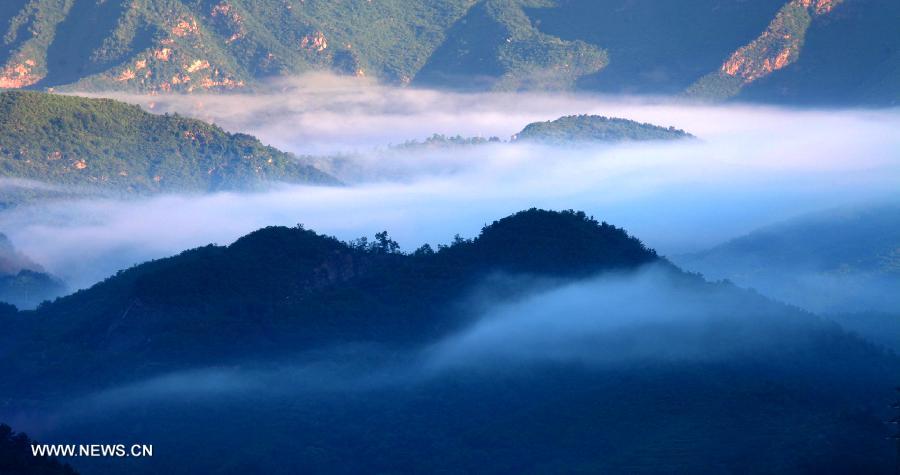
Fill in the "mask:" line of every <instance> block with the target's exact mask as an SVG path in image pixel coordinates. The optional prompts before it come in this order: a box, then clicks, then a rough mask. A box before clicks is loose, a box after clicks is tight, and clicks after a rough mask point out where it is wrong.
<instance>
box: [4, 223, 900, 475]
mask: <svg viewBox="0 0 900 475" xmlns="http://www.w3.org/2000/svg"><path fill="white" fill-rule="evenodd" d="M397 249H398V246H397V244H396V243H395V242H393V241H392V240H391V239H390V238H389V237H388V235H387V233H379V234H378V235H376V238H375V239H374V240H373V241H371V242H370V241H367V240H358V241H355V242H352V243H344V242H340V241H338V240H336V239H334V238H330V237H327V236H322V235H319V234H316V233H315V232H313V231H310V230H306V229H302V228H300V227H296V228H283V227H270V228H265V229H261V230H259V231H256V232H254V233H251V234H249V235H247V236H245V237H243V238H241V239H239V240H237V241H236V242H234V243H233V244H231V245H229V246H224V247H223V246H212V245H210V246H207V247H202V248H198V249H193V250H189V251H185V252H183V253H181V254H179V255H177V256H173V257H170V258H166V259H160V260H157V261H152V262H148V263H145V264H141V265H139V266H136V267H134V268H131V269H128V270H125V271H122V272H120V273H118V274H117V275H114V276H111V277H110V278H109V279H107V280H106V281H104V282H102V283H99V284H97V285H95V286H94V287H92V288H90V289H87V290H83V291H80V292H77V293H75V294H73V295H71V296H68V297H64V298H61V299H59V300H56V301H55V302H53V303H51V304H49V305H45V306H42V307H41V308H40V309H38V310H36V311H32V312H18V313H11V314H8V313H2V314H0V343H2V344H0V374H2V375H3V378H0V392H2V393H3V394H4V398H5V403H4V405H3V406H2V407H0V418H2V417H5V416H6V415H9V414H17V415H18V414H22V412H18V411H19V410H22V411H26V412H27V411H28V410H33V411H37V413H38V414H44V413H46V412H47V411H48V410H50V409H49V408H54V407H60V406H61V407H77V408H79V411H88V412H86V413H82V412H79V418H78V423H77V424H75V425H73V426H72V428H71V432H66V431H65V429H61V430H62V431H63V432H58V433H57V434H56V435H55V437H54V438H55V439H56V440H66V441H70V442H71V441H81V440H90V439H92V438H95V439H96V438H101V439H104V438H112V439H114V440H119V439H116V437H115V436H116V435H118V436H119V437H129V439H122V440H131V438H144V439H146V440H165V441H166V443H167V444H169V445H167V447H170V450H169V451H167V452H166V453H165V454H163V455H159V456H156V457H154V458H153V460H149V461H147V462H146V463H143V464H139V465H134V468H133V470H130V473H160V472H171V471H173V470H174V471H175V472H178V470H177V468H178V467H183V466H184V460H185V458H184V457H185V456H186V454H188V453H193V452H192V450H191V448H190V447H192V444H194V443H196V442H197V441H203V442H205V443H208V441H209V440H210V439H209V438H210V437H214V440H216V441H217V443H218V444H221V445H222V446H223V447H228V450H224V451H223V452H222V453H218V452H217V453H206V452H202V451H200V452H197V453H195V456H194V457H193V458H191V464H192V465H191V467H192V469H194V470H195V471H196V470H197V469H199V471H202V472H203V473H234V467H247V468H246V470H245V471H248V472H251V473H290V470H289V469H285V468H284V467H301V466H302V467H304V469H305V470H309V471H313V472H320V471H322V472H329V471H334V470H333V467H334V464H335V463H337V461H341V464H340V467H341V469H342V470H346V471H347V472H350V473H352V472H359V471H371V470H375V471H379V472H417V473H420V472H432V471H434V470H436V469H439V468H441V467H443V468H444V469H446V468H448V467H450V468H453V469H458V470H459V471H465V472H470V471H478V472H489V473H509V472H511V471H512V472H516V471H518V470H516V469H517V468H522V467H530V468H533V469H534V470H535V471H536V472H549V473H557V472H560V471H566V470H565V469H571V468H572V467H583V468H584V469H585V471H587V472H602V473H661V472H663V473H665V472H666V470H667V469H670V468H672V467H678V471H679V472H685V473H720V472H721V471H723V470H725V471H729V472H730V471H746V472H748V473H769V471H770V470H772V469H773V468H774V469H777V470H778V471H783V472H788V473H831V472H833V473H876V474H880V473H885V474H887V473H889V470H890V469H889V467H890V466H891V464H892V460H893V449H892V447H891V446H890V444H888V443H886V442H885V440H884V437H885V435H886V434H887V428H886V426H885V425H884V424H883V423H882V420H883V417H884V415H885V409H884V408H885V407H887V403H888V401H890V398H891V396H892V389H891V388H892V386H893V385H895V384H896V381H895V378H896V376H897V374H900V359H898V358H897V356H896V355H894V354H891V353H888V352H885V351H884V350H882V349H880V348H878V347H876V346H875V345H872V344H870V343H868V342H866V341H864V340H862V339H860V338H858V337H856V336H853V335H850V334H848V333H846V332H845V331H843V330H842V329H841V328H840V327H838V326H837V325H835V324H834V323H831V322H829V321H826V320H823V319H820V318H817V317H815V316H813V315H811V314H808V313H806V312H803V311H800V310H798V309H796V308H794V307H790V306H786V305H782V304H778V303H775V302H773V301H771V300H768V299H766V298H765V297H762V296H760V295H759V294H755V293H753V292H749V291H744V290H740V289H738V288H736V287H734V286H732V285H730V284H724V283H719V284H713V283H708V282H706V281H704V280H703V279H702V278H700V277H698V276H696V275H692V274H687V273H684V272H682V271H680V270H679V269H678V268H676V267H674V266H673V265H671V264H669V263H668V262H666V261H665V260H664V259H662V258H660V257H658V256H657V255H656V253H655V252H653V251H652V250H650V249H648V248H646V247H645V246H644V245H643V244H642V243H641V242H640V241H639V240H637V239H636V238H634V237H631V236H629V235H628V234H626V233H625V232H624V231H623V230H621V229H618V228H616V227H614V226H611V225H609V224H606V223H600V222H598V221H596V220H594V219H593V218H591V217H588V216H586V215H584V214H583V213H580V212H572V211H568V212H552V211H543V210H536V209H532V210H528V211H523V212H520V213H517V214H515V215H512V216H509V217H506V218H503V219H500V220H498V221H495V222H494V223H492V224H490V225H488V226H486V227H485V228H484V229H483V230H482V232H481V233H480V235H479V236H478V237H476V238H474V239H472V240H467V239H462V238H457V239H456V240H455V241H454V243H453V244H451V245H448V246H442V247H440V248H439V249H437V250H432V249H431V248H430V247H427V246H423V247H421V248H420V249H418V250H417V251H415V252H412V253H408V254H404V253H400V252H398V250H397ZM644 272H649V273H650V274H649V275H652V276H653V277H651V278H650V280H647V279H646V278H643V277H640V276H641V275H648V274H642V273H644ZM593 279H601V280H600V281H599V282H603V280H602V279H610V280H609V282H617V281H618V280H617V279H623V280H621V282H623V284H612V286H611V287H604V286H603V285H602V284H599V285H600V286H599V287H591V286H590V285H592V284H588V287H585V288H584V291H579V290H577V289H578V288H579V287H577V285H583V284H578V283H579V282H592V281H593ZM629 282H630V283H629ZM572 285H575V287H571V286H572ZM561 288H562V289H563V290H562V292H563V293H562V294H560V295H558V296H557V297H554V295H555V294H554V292H556V291H558V290H559V289H561ZM565 289H569V290H565ZM573 289H575V290H573ZM573 292H574V294H573ZM535 296H536V297H535ZM523 299H524V300H523ZM487 302H491V303H490V305H499V306H500V308H506V309H507V310H506V311H505V313H503V315H505V316H506V320H499V321H500V322H505V323H504V325H505V326H501V327H499V329H502V331H499V332H498V327H496V326H492V325H495V324H496V322H498V320H497V318H499V317H498V316H496V315H495V316H494V317H485V316H483V315H482V313H481V312H482V311H483V308H484V304H485V303H487ZM592 302H593V304H592ZM591 309H593V310H591ZM533 312H536V313H537V316H538V317H539V318H543V319H549V320H548V321H553V322H556V323H554V324H553V326H552V328H553V330H552V331H548V332H544V331H543V330H542V327H541V326H540V320H537V321H536V320H535V315H529V314H530V313H533ZM579 312H586V313H584V314H583V315H582V316H581V317H579V315H581V314H580V313H579ZM667 315H668V317H667ZM669 318H671V319H669ZM583 320H584V321H585V322H588V323H587V325H588V326H587V327H585V330H586V332H581V333H579V332H578V331H577V327H576V329H575V330H570V329H567V327H568V326H569V325H573V324H576V323H575V322H582V321H583ZM578 324H584V322H582V323H578ZM483 325H487V327H485V326H483ZM595 326H597V327H596V328H595ZM473 327H474V328H475V329H476V330H477V329H479V328H480V329H482V330H484V329H485V328H487V333H485V332H481V333H478V332H476V333H474V334H472V333H470V330H466V329H471V328H473ZM460 332H462V333H460ZM492 332H493V333H492ZM570 333H571V334H570ZM460 334H461V335H462V337H454V335H460ZM466 335H474V336H470V337H468V338H466ZM529 335H531V336H529ZM567 335H569V336H567ZM459 338H461V339H459ZM529 338H537V340H536V341H537V344H536V346H535V343H534V342H530V341H529ZM567 338H571V340H568V339H567ZM485 339H486V340H485ZM523 339H524V340H523ZM435 342H439V343H440V342H443V344H438V345H436V346H435ZM447 342H450V343H453V342H457V343H454V344H462V345H463V346H462V349H463V350H462V352H463V354H462V355H457V356H456V357H455V358H456V359H457V360H458V364H461V365H463V366H461V367H460V368H458V369H455V370H454V369H453V368H454V367H452V366H451V368H450V369H447V370H445V371H447V372H446V373H441V372H438V373H433V374H432V373H429V371H430V370H429V369H428V368H431V366H429V364H433V360H426V361H425V362H424V363H423V362H419V363H417V364H415V365H413V366H412V367H411V368H412V369H410V370H409V371H411V372H412V373H413V374H416V373H417V372H419V371H424V372H425V373H426V374H427V375H430V376H427V377H423V379H421V380H419V379H411V380H407V379H405V378H409V377H410V376H408V373H406V372H404V371H403V370H402V369H401V370H395V371H391V370H389V369H388V370H385V369H384V368H380V366H378V365H379V364H381V363H385V361H386V363H385V364H387V365H388V366H387V367H388V368H394V367H395V366H392V365H398V364H399V365H400V366H401V368H403V366H402V364H403V362H404V361H406V358H409V357H413V356H414V355H422V354H424V355H429V354H434V352H435V351H438V353H437V354H447V353H441V351H440V350H441V349H442V348H446V346H442V345H446V343H447ZM460 342H461V343H460ZM467 344H468V345H474V346H473V347H471V348H470V347H469V346H465V345H467ZM542 345H550V346H549V347H547V348H542ZM582 346H583V347H584V348H585V349H587V351H586V352H585V353H584V356H583V357H576V358H575V359H571V360H570V359H568V358H567V357H566V355H567V352H568V351H576V353H575V354H576V355H577V354H578V353H577V349H578V348H581V347H582ZM451 347H452V346H451ZM503 351H511V352H513V353H514V354H519V353H521V357H520V358H516V357H505V356H504V353H503ZM480 352H486V354H482V353H480ZM494 352H499V353H494ZM451 354H454V353H451ZM322 355H325V356H324V357H325V361H327V362H328V363H327V364H325V365H322V363H321V360H316V358H317V357H321V356H322ZM329 355H330V356H329ZM411 355H412V356H411ZM530 357H533V358H535V359H534V360H531V359H529V358H530ZM466 358H469V359H471V362H470V363H468V364H471V366H467V365H466V363H465V361H467V359H466ZM308 359H312V363H310V365H311V366H303V362H304V361H307V360H308ZM317 361H318V363H316V362H317ZM429 361H432V363H428V362H429ZM438 361H443V360H438ZM278 362H288V363H286V364H288V366H287V367H286V368H281V369H278V368H279V366H278ZM291 362H293V363H291ZM317 364H318V365H317ZM269 365H274V367H275V368H276V369H274V370H273V369H272V366H269ZM292 365H299V366H292ZM344 365H350V368H354V367H357V368H364V369H361V370H359V371H361V372H362V374H364V375H365V376H364V377H363V379H362V380H361V382H356V383H349V384H350V385H349V386H347V387H346V388H345V386H341V383H340V381H342V379H341V378H344V377H346V378H350V380H351V381H356V380H355V379H353V378H354V377H353V376H352V375H353V374H355V373H354V370H353V369H347V368H345V366H344ZM372 365H374V366H375V369H374V370H373V369H371V366H372ZM197 368H209V369H208V370H206V369H200V370H198V369H197ZM267 368H268V369H267ZM342 368H343V369H342ZM179 371H186V372H184V373H179ZM267 371H268V373H267ZM271 371H275V373H271ZM344 373H347V374H348V375H346V376H342V375H343V374H344ZM267 374H269V375H270V376H266V375H267ZM763 375H764V376H763ZM267 377H272V378H274V379H272V380H271V381H269V380H266V379H265V378H267ZM256 378H262V381H263V383H260V382H259V381H256ZM335 378H337V379H336V380H335ZM382 380H383V382H379V381H382ZM395 381H399V382H395ZM248 382H249V384H251V385H250V386H249V389H246V390H244V389H241V388H243V387H244V386H242V384H245V383H248ZM130 384H133V385H130ZM234 384H238V386H237V389H230V388H232V385H234ZM320 385H321V388H320V387H319V386H320ZM95 391H100V392H99V393H97V394H98V395H97V397H98V398H99V399H97V400H96V401H95V402H93V403H91V401H93V400H92V399H90V398H87V399H79V396H80V395H83V394H92V393H93V392H95ZM207 391H211V392H207ZM279 391H280V392H279ZM181 394H184V396H183V397H182V396H181ZM206 394H209V396H208V397H207V396H206ZM155 398H161V399H160V402H159V403H154V402H153V401H154V400H155ZM135 401H136V402H135ZM70 402H71V403H72V404H74V405H73V406H68V405H67V404H69V403H70ZM41 404H45V405H46V408H42V407H44V406H41ZM92 404H93V405H92ZM117 404H124V405H125V406H124V407H125V408H130V407H136V408H137V409H133V410H132V409H126V410H118V409H116V408H117V407H120V406H117ZM128 404H136V406H129V405H128ZM92 407H96V408H100V409H99V410H97V409H91V408H92ZM20 408H21V409H20ZM91 411H96V412H91ZM82 414H93V415H90V416H88V415H84V416H82ZM52 417H53V416H52V415H51V416H48V418H52ZM26 420H27V418H26ZM487 420H490V426H489V427H490V431H486V430H485V422H484V421H487ZM148 421H152V423H148ZM56 424H58V422H57V423H56ZM260 426H263V427H265V431H264V432H265V439H264V442H265V449H260V447H258V445H257V444H248V442H247V436H246V434H248V431H250V430H251V429H252V428H253V427H257V428H258V427H260ZM298 428H302V430H298ZM422 428H427V430H422ZM809 433H813V434H815V437H809V436H808V434H809ZM41 437H42V440H45V439H46V438H47V437H46V436H41ZM657 438H661V439H660V440H656V439H657ZM673 440H677V441H678V446H677V447H678V449H677V450H674V449H672V445H671V442H672V441H673ZM191 441H194V442H191ZM612 445H614V446H615V447H616V450H614V451H609V452H607V451H605V450H598V447H600V448H602V447H607V446H612ZM309 447H313V448H309ZM398 447H399V448H398ZM472 447H478V448H479V450H473V449H472ZM260 450H263V452H265V453H269V452H268V451H271V450H277V451H278V453H279V454H281V455H279V456H278V457H276V458H271V457H261V456H260V453H261V452H260ZM759 453H765V454H766V461H765V464H763V465H760V464H759V463H758V460H756V459H757V457H758V454H759ZM351 454H352V456H351ZM77 462H78V464H77V465H78V468H79V469H80V470H83V471H85V473H87V471H88V470H91V471H92V472H95V473H115V472H116V468H121V466H120V465H119V466H115V467H110V466H107V468H106V470H103V469H102V467H103V464H110V463H112V462H111V461H101V460H85V459H79V460H77ZM97 464H100V465H97ZM91 467H93V468H91ZM485 467H487V468H485ZM478 468H481V470H478Z"/></svg>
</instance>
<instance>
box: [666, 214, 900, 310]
mask: <svg viewBox="0 0 900 475" xmlns="http://www.w3.org/2000/svg"><path fill="white" fill-rule="evenodd" d="M674 259H675V261H676V262H678V263H679V264H680V265H682V266H683V267H685V268H687V269H689V270H692V271H698V272H701V273H703V275H705V276H707V277H708V278H711V279H723V278H727V279H729V280H732V281H733V282H735V283H737V284H738V285H742V286H746V287H753V288H756V289H758V290H759V291H761V292H763V293H765V294H766V295H769V296H771V297H774V298H777V299H780V300H783V301H785V302H788V303H791V304H794V305H799V306H801V307H804V308H807V309H810V310H812V311H815V312H831V313H834V312H853V311H868V310H877V311H885V312H887V311H895V312H896V311H898V310H900V206H898V205H895V204H886V205H877V206H860V207H849V208H842V209H835V210H829V211H823V212H817V213H813V214H809V215H805V216H800V217H798V218H795V219H792V220H789V221H785V222H782V223H778V224H774V225H771V226H767V227H765V228H761V229H758V230H756V231H753V232H751V233H749V234H747V235H744V236H740V237H737V238H735V239H733V240H731V241H728V242H726V243H723V244H721V245H718V246H716V247H713V248H711V249H709V250H706V251H702V252H698V253H695V254H690V255H684V256H676V257H675V258H674Z"/></svg>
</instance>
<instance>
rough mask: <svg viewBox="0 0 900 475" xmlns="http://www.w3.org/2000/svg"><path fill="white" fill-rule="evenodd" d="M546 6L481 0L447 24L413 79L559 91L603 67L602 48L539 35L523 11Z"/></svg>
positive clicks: (516, 0)
mask: <svg viewBox="0 0 900 475" xmlns="http://www.w3.org/2000/svg"><path fill="white" fill-rule="evenodd" d="M549 5H550V4H549V3H548V2H546V1H540V0H537V1H527V0H526V1H521V0H485V1H482V2H479V3H478V4H477V5H475V6H473V7H472V8H471V9H470V10H469V11H468V12H467V13H466V15H465V16H464V17H463V18H461V19H460V20H459V21H458V22H456V24H454V25H453V27H452V28H450V30H449V31H448V32H447V39H446V41H445V42H444V43H443V44H442V45H441V47H440V48H438V49H437V50H436V51H435V52H434V54H433V55H432V56H431V58H429V60H428V63H427V64H426V65H425V67H424V68H423V69H422V71H420V73H419V75H418V76H417V77H416V79H417V81H418V82H422V83H426V84H431V85H443V86H449V87H455V88H473V87H492V88H494V89H501V90H517V89H542V90H559V89H569V88H571V87H573V86H574V84H575V81H576V80H577V79H578V78H580V77H582V76H584V75H586V74H591V73H595V72H597V71H599V70H601V69H602V68H603V67H604V66H606V64H607V57H606V53H605V52H604V51H603V50H602V49H600V48H598V47H596V46H593V45H590V44H588V43H585V42H583V41H579V40H575V41H566V40H562V39H560V38H559V37H555V36H551V35H547V34H545V33H542V32H541V31H539V29H538V28H537V27H536V26H535V25H534V23H533V22H532V20H531V19H530V18H529V17H528V16H527V15H526V13H525V10H524V8H525V7H546V6H549Z"/></svg>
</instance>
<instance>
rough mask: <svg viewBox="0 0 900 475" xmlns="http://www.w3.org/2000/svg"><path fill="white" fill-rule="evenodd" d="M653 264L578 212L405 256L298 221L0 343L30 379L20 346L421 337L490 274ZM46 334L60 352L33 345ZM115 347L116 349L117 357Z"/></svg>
mask: <svg viewBox="0 0 900 475" xmlns="http://www.w3.org/2000/svg"><path fill="white" fill-rule="evenodd" d="M560 242H566V243H567V244H568V245H567V246H560V245H559V243H560ZM656 260H657V257H656V254H655V253H654V252H653V251H650V250H648V249H646V248H645V247H644V246H643V245H642V244H641V243H640V241H638V240H637V239H634V238H631V237H629V236H627V235H626V234H625V233H624V232H623V231H622V230H620V229H618V228H615V227H613V226H610V225H608V224H605V223H603V224H600V223H597V222H596V221H593V220H591V219H589V218H587V217H586V216H584V215H583V214H580V213H579V214H575V213H550V212H545V211H537V210H532V211H529V212H523V213H520V214H517V215H514V216H511V217H508V218H505V219H503V220H500V221H498V222H495V223H494V224H492V225H490V226H488V227H486V228H485V229H484V230H483V231H482V233H481V235H480V236H478V237H477V238H475V239H474V240H472V241H466V240H459V241H458V242H456V243H455V244H453V245H452V246H449V247H446V248H442V249H440V250H438V251H437V252H434V251H432V250H431V248H430V247H427V246H426V247H423V248H421V249H419V250H418V251H416V252H415V253H413V254H410V255H405V254H401V253H398V252H397V248H396V243H394V242H393V241H391V240H390V239H389V238H387V235H386V234H382V235H379V237H378V239H377V240H376V241H374V242H372V243H366V242H364V241H361V242H357V243H351V244H347V243H343V242H340V241H338V240H336V239H334V238H331V237H327V236H322V235H318V234H316V233H314V232H312V231H309V230H305V229H302V228H292V229H290V228H276V227H272V228H265V229H261V230H259V231H257V232H254V233H252V234H249V235H247V236H245V237H243V238H241V239H239V240H237V241H236V242H234V243H233V244H231V245H230V246H227V247H220V246H212V245H210V246H207V247H202V248H198V249H194V250H190V251H185V252H184V253H182V254H180V255H178V256H175V257H171V258H167V259H161V260H158V261H153V262H148V263H146V264H142V265H139V266H137V267H134V268H132V269H129V270H125V271H122V272H120V273H119V274H117V275H115V276H113V277H110V278H109V279H107V280H106V281H104V282H101V283H99V284H97V285H95V286H94V287H92V288H90V289H87V290H82V291H79V292H77V293H75V294H73V295H71V296H68V297H64V298H61V299H59V300H57V301H55V302H53V303H52V304H49V305H45V306H42V307H41V308H40V309H38V310H37V311H36V312H35V313H33V314H32V313H27V312H23V313H22V316H21V318H18V319H7V320H6V322H4V323H7V324H8V323H10V322H18V323H21V324H23V325H25V329H24V331H25V332H26V333H25V335H30V336H31V338H33V339H32V340H30V343H29V338H23V339H22V341H21V344H20V345H18V346H19V351H16V350H13V351H2V353H3V354H2V358H3V361H4V362H3V366H6V365H11V364H12V363H13V362H12V361H10V360H9V359H8V358H13V357H14V358H15V359H16V360H17V361H18V362H19V363H18V365H19V366H20V369H21V370H23V371H24V372H23V373H19V377H22V378H29V379H33V378H34V373H32V371H38V372H41V371H45V370H47V369H48V368H47V367H43V365H44V363H42V362H40V361H38V360H33V359H31V358H25V357H23V353H22V352H26V353H30V352H32V351H35V352H38V353H41V354H44V355H46V354H47V353H46V351H48V350H49V351H51V352H59V353H57V355H58V356H61V355H62V354H63V353H68V354H69V357H68V358H67V360H68V361H70V362H72V363H74V364H77V365H78V367H79V368H81V369H86V368H88V367H89V366H85V365H90V364H94V363H96V364H98V365H100V367H96V368H94V369H92V370H91V373H92V374H94V375H95V376H96V377H99V375H100V374H102V373H104V372H107V371H121V370H123V369H125V368H128V371H129V372H132V373H134V372H135V371H140V368H145V369H149V368H160V367H163V368H164V367H173V368H176V367H181V366H185V365H190V364H198V363H211V362H215V361H220V359H221V358H233V357H238V356H246V355H248V354H267V353H269V354H283V353H285V352H288V351H298V350H302V349H308V348H314V347H319V346H322V345H324V344H326V343H335V342H340V341H357V340H378V341H386V342H394V343H404V344H410V343H413V342H424V341H428V340H429V339H431V338H435V337H437V336H439V335H442V334H445V333H446V332H448V331H450V330H451V329H453V328H457V327H459V326H460V325H461V324H462V323H463V322H464V319H462V318H460V317H459V316H458V315H456V316H454V315H451V314H448V313H449V312H446V313H445V312H444V311H449V310H450V309H449V308H446V307H445V306H446V305H449V304H450V303H451V302H453V301H454V300H456V299H458V298H460V297H461V296H462V293H463V292H464V291H465V290H468V289H469V288H470V287H472V286H473V285H475V284H476V283H477V281H478V280H479V279H482V278H486V277H488V276H490V275H491V274H492V273H495V272H507V273H512V274H537V275H544V276H547V277H552V278H576V277H584V276H588V275H591V274H594V273H596V272H599V271H602V270H611V269H622V268H633V267H635V266H638V265H641V264H645V263H650V262H653V261H656ZM32 324H33V325H32ZM47 341H54V342H55V343H54V344H53V345H52V346H53V349H52V350H51V349H50V348H47V347H45V343H38V342H47ZM188 341H190V342H191V343H190V344H189V345H187V344H185V343H186V342H188ZM112 353H115V354H117V355H119V356H117V357H116V358H112V359H108V358H109V355H110V354H112ZM76 354H77V355H78V356H76ZM49 358H50V359H51V360H53V359H55V357H53V356H49ZM40 359H43V357H42V358H40ZM104 360H105V361H107V363H112V365H111V366H107V363H103V361H104ZM45 361H49V360H45ZM89 361H93V362H94V363H88V362H89ZM113 361H115V362H114V363H113ZM33 364H34V365H36V366H35V367H31V366H32V365H33ZM103 366H106V368H105V369H104V368H102V367H103ZM72 370H73V371H74V372H73V373H72V375H73V376H74V375H75V374H78V373H79V371H80V370H76V369H75V368H72ZM7 376H9V377H8V378H7V379H6V380H7V382H12V381H13V380H14V379H15V378H13V377H12V376H11V374H9V373H7ZM58 376H59V377H64V378H68V377H66V376H64V375H58ZM87 376H88V375H86V374H83V375H81V376H79V377H87ZM105 377H109V375H108V374H107V375H105Z"/></svg>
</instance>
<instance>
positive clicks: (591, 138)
mask: <svg viewBox="0 0 900 475" xmlns="http://www.w3.org/2000/svg"><path fill="white" fill-rule="evenodd" d="M692 137H693V135H691V134H689V133H687V132H685V131H683V130H681V129H676V128H675V127H660V126H658V125H653V124H646V123H641V122H635V121H633V120H628V119H619V118H615V117H603V116H599V115H570V116H566V117H561V118H559V119H556V120H551V121H547V122H534V123H532V124H528V125H527V126H526V127H525V128H524V129H522V131H521V132H519V133H518V134H516V135H515V137H514V139H515V140H516V141H534V142H545V143H552V144H566V143H578V142H623V141H643V140H676V139H685V138H692Z"/></svg>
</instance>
